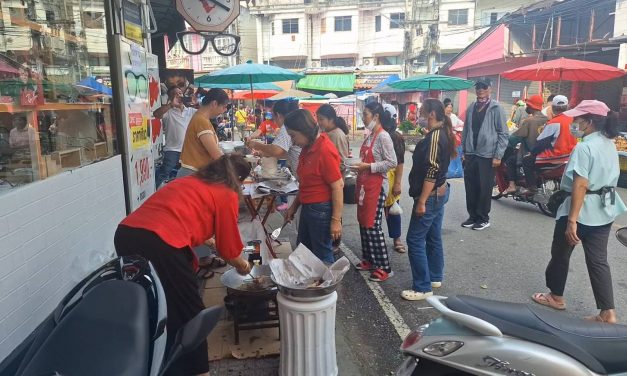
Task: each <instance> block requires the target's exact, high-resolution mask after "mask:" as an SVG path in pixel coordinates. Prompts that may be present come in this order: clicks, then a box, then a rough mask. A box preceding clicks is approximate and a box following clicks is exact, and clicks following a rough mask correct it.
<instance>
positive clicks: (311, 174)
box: [285, 110, 344, 264]
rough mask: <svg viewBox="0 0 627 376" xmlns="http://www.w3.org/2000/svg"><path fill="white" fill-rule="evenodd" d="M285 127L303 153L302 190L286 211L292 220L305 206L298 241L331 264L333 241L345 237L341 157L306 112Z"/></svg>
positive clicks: (289, 118)
mask: <svg viewBox="0 0 627 376" xmlns="http://www.w3.org/2000/svg"><path fill="white" fill-rule="evenodd" d="M285 127H286V128H287V132H288V133H289V135H290V137H291V138H292V142H293V143H294V144H295V145H298V146H300V147H301V148H303V149H302V152H301V154H300V157H299V161H298V176H299V178H300V190H299V191H298V195H297V196H296V199H295V200H294V203H293V204H292V206H291V207H290V209H289V210H288V212H287V218H286V219H287V220H288V221H291V220H292V219H293V218H294V215H296V210H297V209H298V207H299V206H300V205H301V204H302V206H303V208H302V211H301V214H300V222H299V223H300V226H299V227H298V242H299V243H302V244H303V245H304V246H306V247H307V248H309V249H310V250H311V251H312V252H313V253H314V254H315V255H316V256H318V258H319V259H320V260H322V261H324V262H326V263H328V264H332V263H333V262H334V261H335V260H334V259H333V248H332V246H331V244H332V241H333V240H337V239H339V238H340V236H341V234H342V209H343V207H344V194H343V188H344V180H343V179H342V174H341V173H340V155H339V153H338V152H337V149H336V148H335V146H334V145H333V143H332V142H331V140H330V139H329V136H328V135H327V134H326V133H322V132H320V130H319V128H318V126H317V125H316V122H315V121H314V119H313V116H311V113H310V112H309V111H307V110H296V111H294V112H291V113H290V114H288V115H287V117H286V118H285Z"/></svg>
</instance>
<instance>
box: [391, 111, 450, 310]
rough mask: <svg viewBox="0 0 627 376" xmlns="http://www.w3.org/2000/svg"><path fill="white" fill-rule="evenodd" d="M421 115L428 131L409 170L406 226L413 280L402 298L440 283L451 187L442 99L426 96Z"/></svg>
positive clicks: (419, 295)
mask: <svg viewBox="0 0 627 376" xmlns="http://www.w3.org/2000/svg"><path fill="white" fill-rule="evenodd" d="M420 117H421V118H423V119H426V122H427V127H428V128H429V133H427V136H426V137H425V138H424V139H423V140H421V141H420V142H419V143H418V144H417V145H416V150H415V151H414V156H413V166H412V169H411V172H410V173H409V195H410V196H411V197H413V198H414V210H413V212H412V216H411V220H410V222H409V229H408V230H407V246H408V248H409V252H408V255H409V263H410V265H411V274H412V278H413V282H412V289H411V290H405V291H403V292H401V297H402V298H403V299H405V300H423V299H426V298H427V297H429V296H432V295H433V290H432V289H433V288H438V287H441V286H442V279H443V276H444V249H443V244H442V220H443V218H444V205H445V204H446V203H447V202H448V197H449V191H450V189H449V184H448V183H447V182H446V172H447V170H448V165H449V163H450V161H451V159H452V158H455V156H456V152H455V136H454V135H453V125H452V124H451V119H450V118H449V117H448V116H446V114H445V112H444V105H443V104H442V102H440V101H439V100H437V99H427V100H425V101H424V103H423V104H422V107H420Z"/></svg>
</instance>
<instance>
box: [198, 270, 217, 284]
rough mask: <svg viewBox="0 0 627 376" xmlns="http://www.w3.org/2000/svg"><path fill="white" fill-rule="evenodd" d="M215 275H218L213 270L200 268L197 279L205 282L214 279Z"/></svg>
mask: <svg viewBox="0 0 627 376" xmlns="http://www.w3.org/2000/svg"><path fill="white" fill-rule="evenodd" d="M214 275H216V273H215V272H214V271H213V270H209V269H207V268H200V269H198V272H197V273H196V277H197V278H199V279H203V280H205V281H206V280H208V279H211V278H213V276H214Z"/></svg>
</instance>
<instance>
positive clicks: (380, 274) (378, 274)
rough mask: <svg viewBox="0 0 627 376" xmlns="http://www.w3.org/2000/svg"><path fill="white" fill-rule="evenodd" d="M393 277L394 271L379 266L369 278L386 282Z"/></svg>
mask: <svg viewBox="0 0 627 376" xmlns="http://www.w3.org/2000/svg"><path fill="white" fill-rule="evenodd" d="M391 277H394V271H390V272H386V271H385V270H383V269H381V268H378V269H376V270H375V271H373V272H372V274H370V277H368V279H369V280H371V281H373V282H384V281H387V280H388V279H389V278H391Z"/></svg>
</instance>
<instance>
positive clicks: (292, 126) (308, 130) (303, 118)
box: [283, 109, 320, 144]
mask: <svg viewBox="0 0 627 376" xmlns="http://www.w3.org/2000/svg"><path fill="white" fill-rule="evenodd" d="M283 124H284V125H285V128H287V129H289V130H291V131H295V132H300V133H302V134H303V135H304V136H305V137H307V139H308V140H309V144H312V143H313V142H314V141H315V140H316V137H318V132H319V130H320V129H319V128H318V125H317V124H316V122H315V121H314V118H313V116H312V115H311V112H309V111H308V110H303V109H300V110H296V111H292V112H290V113H289V114H287V116H286V117H285V122H284V123H283Z"/></svg>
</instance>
